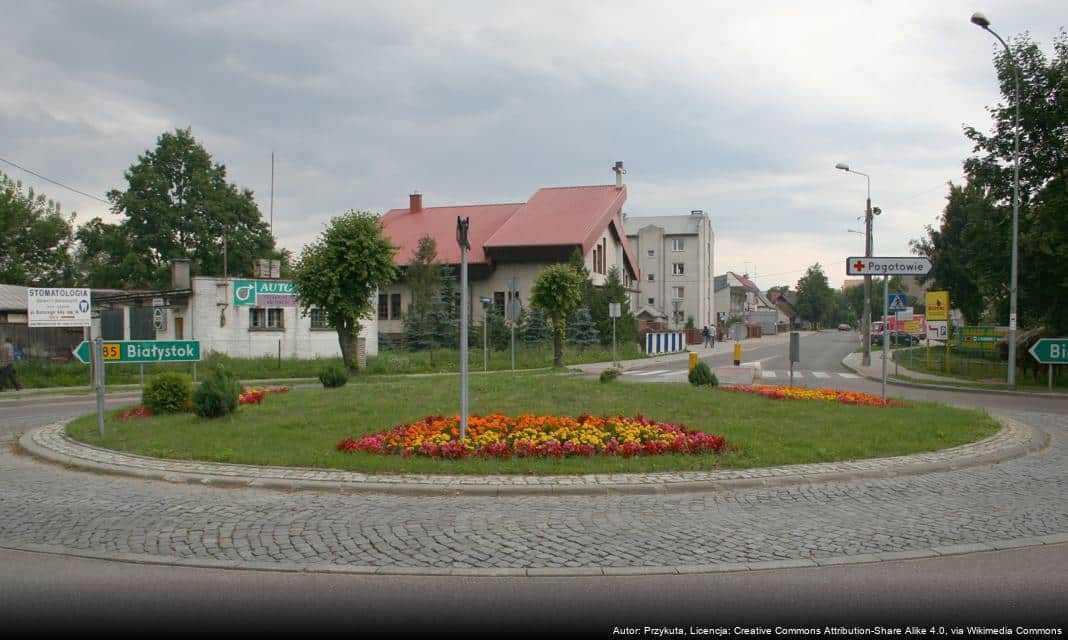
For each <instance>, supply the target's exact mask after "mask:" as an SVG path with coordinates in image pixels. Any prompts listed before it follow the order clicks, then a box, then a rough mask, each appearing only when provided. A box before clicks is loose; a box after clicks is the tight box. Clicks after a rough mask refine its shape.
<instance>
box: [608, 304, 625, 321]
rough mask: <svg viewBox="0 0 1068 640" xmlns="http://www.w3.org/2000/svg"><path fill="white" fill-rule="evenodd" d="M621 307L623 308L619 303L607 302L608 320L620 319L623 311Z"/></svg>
mask: <svg viewBox="0 0 1068 640" xmlns="http://www.w3.org/2000/svg"><path fill="white" fill-rule="evenodd" d="M622 307H623V304H622V303H620V302H609V303H608V317H609V318H618V317H620V314H621V313H622V311H623V309H622Z"/></svg>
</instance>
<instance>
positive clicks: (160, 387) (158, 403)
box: [141, 373, 193, 414]
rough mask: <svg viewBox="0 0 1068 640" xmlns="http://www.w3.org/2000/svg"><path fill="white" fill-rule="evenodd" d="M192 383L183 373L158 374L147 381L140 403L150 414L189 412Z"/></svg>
mask: <svg viewBox="0 0 1068 640" xmlns="http://www.w3.org/2000/svg"><path fill="white" fill-rule="evenodd" d="M192 394H193V381H192V379H190V377H189V376H188V375H186V374H184V373H160V374H157V375H154V376H152V377H151V378H149V379H148V384H146V385H145V390H144V393H143V394H142V396H141V403H142V404H144V405H145V406H146V407H148V408H149V409H152V413H157V414H158V413H178V412H180V411H188V410H189V398H190V397H191V396H192Z"/></svg>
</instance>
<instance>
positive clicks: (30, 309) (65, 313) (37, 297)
mask: <svg viewBox="0 0 1068 640" xmlns="http://www.w3.org/2000/svg"><path fill="white" fill-rule="evenodd" d="M91 299H92V293H91V292H90V290H89V289H83V288H77V287H75V288H42V287H30V288H27V289H26V312H27V324H28V326H30V327H82V328H83V329H84V330H85V337H86V339H87V340H92V339H93V320H92V315H91V314H92V311H91V307H92V304H91ZM97 340H98V341H99V340H100V338H97ZM82 344H87V343H86V342H83V343H82ZM88 356H89V354H88V353H87V354H86V359H85V360H83V362H88V361H89V357H88ZM102 362H103V361H102V359H101V358H100V356H99V354H98V355H97V356H96V358H95V361H94V363H93V366H94V375H92V376H91V377H92V378H94V379H95V381H96V423H97V427H98V429H99V430H100V437H101V438H103V437H104V366H103V364H101V363H102Z"/></svg>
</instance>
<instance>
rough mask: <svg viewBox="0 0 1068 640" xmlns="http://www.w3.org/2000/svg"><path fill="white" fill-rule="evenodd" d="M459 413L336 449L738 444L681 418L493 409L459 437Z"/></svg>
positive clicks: (466, 450) (469, 453) (653, 448)
mask: <svg viewBox="0 0 1068 640" xmlns="http://www.w3.org/2000/svg"><path fill="white" fill-rule="evenodd" d="M459 436H460V417H459V416H448V417H446V416H430V417H427V418H424V419H422V420H419V421H418V422H413V423H410V424H405V425H400V426H397V427H394V428H392V429H390V430H388V431H384V432H381V433H376V434H374V435H370V436H363V437H360V438H346V439H344V440H342V441H341V442H339V443H338V445H337V448H338V450H339V451H344V452H348V453H353V452H357V451H362V452H366V453H375V454H380V455H401V456H411V455H421V456H428V457H432V458H452V459H455V458H467V457H478V458H508V457H512V456H516V457H521V458H533V457H537V458H564V457H577V456H585V457H589V456H594V455H605V456H622V457H626V458H629V457H632V456H649V455H659V454H666V453H677V454H707V453H722V452H723V451H724V450H727V449H730V450H734V449H736V448H737V447H736V446H732V445H728V444H727V441H726V438H724V437H722V436H716V435H712V434H709V433H704V432H702V431H698V430H696V429H689V430H688V429H686V427H685V426H683V425H681V424H670V423H665V422H656V421H653V420H649V419H647V418H645V417H643V416H641V415H638V416H636V417H633V418H624V417H622V416H620V417H615V418H608V417H604V416H599V417H595V416H589V415H580V416H578V417H575V418H571V417H562V416H539V415H533V414H523V415H519V416H516V417H510V416H505V415H502V414H499V413H493V414H490V415H487V416H477V415H473V416H470V417H469V418H468V422H467V438H466V439H465V440H464V441H463V442H460V440H459Z"/></svg>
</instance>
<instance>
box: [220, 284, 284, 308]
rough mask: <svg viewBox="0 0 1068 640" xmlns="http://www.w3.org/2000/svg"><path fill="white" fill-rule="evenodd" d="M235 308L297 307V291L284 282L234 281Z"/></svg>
mask: <svg viewBox="0 0 1068 640" xmlns="http://www.w3.org/2000/svg"><path fill="white" fill-rule="evenodd" d="M233 283H234V306H237V307H297V306H300V301H299V300H298V299H297V289H296V287H294V286H293V283H292V282H286V281H284V280H234V281H233Z"/></svg>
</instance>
